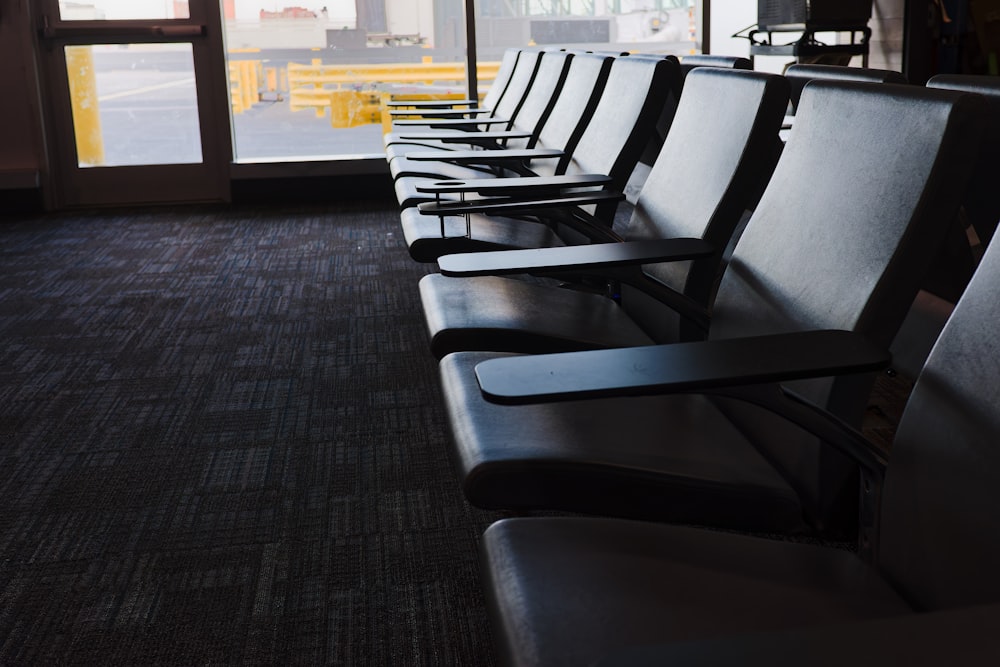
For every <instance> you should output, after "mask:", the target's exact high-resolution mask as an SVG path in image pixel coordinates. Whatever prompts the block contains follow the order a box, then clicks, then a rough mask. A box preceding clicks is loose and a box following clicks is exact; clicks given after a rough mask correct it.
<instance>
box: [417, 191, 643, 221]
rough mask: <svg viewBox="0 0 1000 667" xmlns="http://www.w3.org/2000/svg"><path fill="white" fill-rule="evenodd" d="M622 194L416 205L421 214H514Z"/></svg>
mask: <svg viewBox="0 0 1000 667" xmlns="http://www.w3.org/2000/svg"><path fill="white" fill-rule="evenodd" d="M622 199H625V195H624V194H622V193H620V192H606V191H602V190H598V191H595V192H583V193H580V194H567V195H563V196H561V197H550V198H548V199H538V198H535V197H530V198H524V199H517V198H510V197H492V198H489V199H477V200H474V201H468V202H463V201H442V202H424V203H421V204H417V210H418V211H420V213H421V214H423V215H436V216H445V215H466V214H469V213H481V214H483V215H513V214H515V213H519V214H530V213H532V212H534V211H543V210H546V209H554V208H570V207H579V206H585V205H586V204H599V203H601V202H607V201H621V200H622Z"/></svg>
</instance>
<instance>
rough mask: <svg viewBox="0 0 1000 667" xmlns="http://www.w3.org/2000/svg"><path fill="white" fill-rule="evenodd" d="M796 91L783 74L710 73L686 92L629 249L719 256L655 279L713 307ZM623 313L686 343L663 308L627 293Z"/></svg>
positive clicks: (666, 270)
mask: <svg viewBox="0 0 1000 667" xmlns="http://www.w3.org/2000/svg"><path fill="white" fill-rule="evenodd" d="M787 104H788V82H787V81H786V80H785V79H784V78H783V77H781V76H780V75H776V74H766V73H763V72H752V71H745V70H726V69H718V68H707V67H706V68H700V69H698V70H697V71H695V72H692V73H691V74H690V75H689V77H688V81H687V83H685V92H684V96H683V97H682V98H681V101H680V104H679V105H678V107H677V112H676V114H675V116H674V120H673V124H672V125H671V127H670V132H669V133H668V134H667V137H666V139H665V141H664V143H663V147H662V148H661V150H660V153H659V156H658V157H657V159H656V162H654V163H653V167H652V169H651V170H650V172H649V175H648V176H647V178H646V181H645V183H644V185H643V188H642V191H641V192H640V193H639V196H638V198H637V200H636V204H635V210H634V212H633V214H632V218H631V220H630V221H629V223H628V226H627V227H626V228H625V229H624V231H623V234H624V236H625V238H626V239H628V240H642V239H656V238H677V237H694V238H703V239H705V240H706V241H709V242H711V243H712V244H713V245H715V247H716V248H718V252H717V253H716V254H715V255H714V256H713V257H711V258H707V259H703V260H698V261H695V262H668V263H665V264H656V265H651V266H647V267H645V273H646V275H648V276H649V277H650V279H651V280H655V281H656V282H659V283H662V284H664V285H666V286H668V287H670V288H671V289H674V290H676V291H678V292H682V293H684V294H685V295H687V296H688V297H690V298H692V299H695V300H696V301H698V302H700V303H702V304H705V305H706V307H707V305H708V304H709V302H710V300H711V297H712V295H713V293H714V289H715V286H716V284H717V282H718V278H719V275H720V273H721V268H722V254H723V250H724V249H725V248H726V246H727V245H728V244H729V242H730V239H731V238H732V236H733V234H734V232H735V231H736V228H737V226H738V224H739V222H740V220H741V219H742V217H743V215H744V212H745V210H746V209H747V207H748V205H749V204H750V202H751V200H752V198H753V197H754V195H756V194H757V193H758V192H760V190H761V189H762V188H763V187H764V185H765V184H766V183H767V180H768V178H769V176H770V174H771V171H772V170H773V168H774V162H775V159H776V158H777V154H776V153H775V152H774V151H773V150H772V147H773V146H774V141H775V140H776V138H777V136H778V131H779V129H780V127H781V122H782V119H783V117H784V113H785V107H786V105H787ZM622 290H623V291H622V305H623V307H625V309H626V310H627V311H628V312H629V314H630V315H631V316H632V318H633V319H635V320H636V321H638V322H639V323H640V324H641V325H642V326H643V328H645V329H646V331H647V333H649V334H650V335H651V336H652V337H653V338H654V339H655V340H658V341H661V342H672V341H676V340H678V338H679V337H680V336H679V334H678V328H679V327H680V326H681V324H682V323H681V322H679V321H678V318H677V316H676V315H674V314H673V312H672V311H670V310H669V309H665V308H663V307H662V305H659V304H651V306H650V307H648V308H647V307H645V304H646V299H645V298H643V297H642V296H640V295H639V294H637V293H635V292H633V291H632V290H630V289H628V288H627V287H625V286H623V288H622Z"/></svg>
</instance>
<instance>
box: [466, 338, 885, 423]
mask: <svg viewBox="0 0 1000 667" xmlns="http://www.w3.org/2000/svg"><path fill="white" fill-rule="evenodd" d="M889 360H890V356H889V353H888V352H887V351H885V350H883V349H881V348H879V347H877V346H875V345H873V344H872V343H870V342H869V341H868V340H867V339H866V338H864V337H863V336H861V335H860V334H856V333H854V332H851V331H806V332H800V333H788V334H775V335H771V336H753V337H748V338H731V339H723V340H709V341H699V342H693V343H673V344H670V345H651V346H646V347H632V348H623V349H612V350H590V351H585V352H566V353H562V354H545V355H530V356H524V357H510V358H501V359H490V360H488V361H484V362H482V363H480V364H478V365H477V366H476V377H477V378H478V380H479V386H480V388H481V389H482V392H483V395H484V396H485V397H486V398H487V400H489V401H491V402H494V403H503V404H509V405H519V404H526V403H541V402H552V401H564V400H578V399H585V398H600V397H610V396H641V395H650V394H664V393H680V392H697V391H706V390H709V389H712V388H715V387H738V386H745V385H756V384H765V383H776V382H786V381H792V380H801V379H805V378H812V377H829V376H833V375H846V374H852V373H864V372H870V371H875V370H879V369H881V368H884V367H885V366H887V365H888V363H889Z"/></svg>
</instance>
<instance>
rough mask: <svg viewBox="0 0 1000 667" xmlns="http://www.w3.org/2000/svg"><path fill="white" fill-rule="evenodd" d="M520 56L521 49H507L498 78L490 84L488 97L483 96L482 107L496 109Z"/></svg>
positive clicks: (487, 92)
mask: <svg viewBox="0 0 1000 667" xmlns="http://www.w3.org/2000/svg"><path fill="white" fill-rule="evenodd" d="M520 55H521V49H516V48H511V49H507V50H506V51H504V52H503V56H502V57H501V58H500V67H499V68H498V69H497V74H496V76H495V77H493V83H492V84H490V87H489V89H488V90H487V91H486V95H484V96H483V100H482V105H483V107H484V108H486V109H495V108H496V105H497V102H499V101H500V98H501V97H502V96H503V94H504V91H506V90H507V84H509V83H510V77H511V75H512V74H513V73H514V66H515V65H516V64H517V59H518V57H519V56H520ZM473 97H475V96H473Z"/></svg>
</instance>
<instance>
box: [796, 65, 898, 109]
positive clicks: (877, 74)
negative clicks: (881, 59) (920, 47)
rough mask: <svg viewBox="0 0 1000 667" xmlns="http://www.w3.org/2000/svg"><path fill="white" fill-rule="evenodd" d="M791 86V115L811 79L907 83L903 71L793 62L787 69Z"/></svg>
mask: <svg viewBox="0 0 1000 667" xmlns="http://www.w3.org/2000/svg"><path fill="white" fill-rule="evenodd" d="M785 78H787V79H788V84H789V86H790V87H791V88H790V93H789V94H790V98H789V102H790V103H791V115H795V110H796V109H798V106H799V98H801V97H802V89H803V88H805V86H806V84H807V83H809V82H810V81H857V82H859V83H860V82H868V83H899V84H903V83H907V81H906V77H905V76H903V74H902V73H901V72H896V71H895V70H888V69H876V68H873V67H841V66H839V65H812V64H798V63H796V64H793V65H789V66H788V68H787V69H786V70H785Z"/></svg>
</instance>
